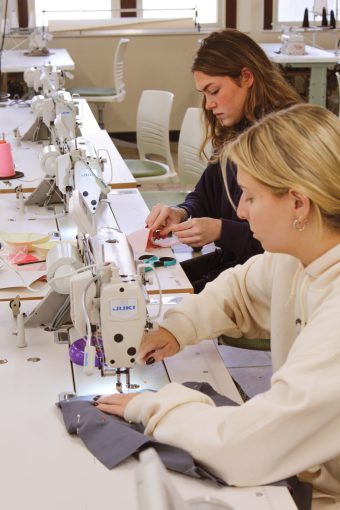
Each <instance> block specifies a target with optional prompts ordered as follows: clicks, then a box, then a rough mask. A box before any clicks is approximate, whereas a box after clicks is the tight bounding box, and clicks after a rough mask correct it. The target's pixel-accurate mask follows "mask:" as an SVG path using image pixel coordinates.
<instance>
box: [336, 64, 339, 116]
mask: <svg viewBox="0 0 340 510" xmlns="http://www.w3.org/2000/svg"><path fill="white" fill-rule="evenodd" d="M335 74H336V78H337V80H338V92H339V117H340V73H335Z"/></svg>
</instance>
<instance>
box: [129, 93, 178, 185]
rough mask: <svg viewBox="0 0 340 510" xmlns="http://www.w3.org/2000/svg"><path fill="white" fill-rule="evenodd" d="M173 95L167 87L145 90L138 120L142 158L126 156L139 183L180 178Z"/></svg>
mask: <svg viewBox="0 0 340 510" xmlns="http://www.w3.org/2000/svg"><path fill="white" fill-rule="evenodd" d="M173 98H174V95H173V93H172V92H168V91H165V90H144V91H143V92H142V95H141V97H140V100H139V103H138V109H137V123H136V132H137V149H138V154H139V159H125V160H124V161H125V163H126V164H127V166H128V168H129V169H130V171H131V173H132V175H133V176H134V177H135V179H136V181H137V182H138V183H152V182H153V183H164V182H176V181H177V173H176V170H175V166H174V162H173V159H172V155H171V150H170V139H169V128H170V115H171V110H172V104H173ZM155 158H156V159H155Z"/></svg>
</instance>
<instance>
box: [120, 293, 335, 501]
mask: <svg viewBox="0 0 340 510" xmlns="http://www.w3.org/2000/svg"><path fill="white" fill-rule="evenodd" d="M338 298H339V295H337V296H330V297H329V299H327V300H326V301H327V302H325V303H323V304H322V305H321V307H320V308H319V310H318V312H317V313H316V314H315V315H314V316H313V317H311V318H310V321H309V323H308V325H307V326H306V327H305V328H304V329H303V330H302V332H301V333H300V334H299V336H298V337H297V339H296V341H295V343H294V344H293V347H292V348H291V349H290V352H289V354H288V357H287V359H286V362H285V363H284V364H283V365H282V366H281V368H280V369H279V370H278V371H277V372H276V373H275V374H274V375H273V377H272V381H271V389H270V390H269V391H267V392H265V393H262V394H260V395H257V396H255V397H254V398H252V399H251V400H249V401H248V402H246V403H245V404H242V405H241V406H238V407H226V406H223V407H214V406H213V405H212V404H211V403H210V402H209V401H206V400H205V399H204V398H203V397H200V396H198V395H197V392H194V391H193V390H190V389H188V388H184V387H182V386H181V385H178V384H174V383H172V384H169V385H167V386H165V387H164V388H162V389H161V390H160V391H159V392H158V393H155V394H152V395H149V396H148V400H147V401H146V400H143V397H136V398H135V399H134V400H133V401H132V402H131V403H129V405H128V406H127V408H126V415H125V416H126V418H128V419H131V420H132V421H134V420H137V421H142V422H143V423H144V425H145V427H146V434H149V435H150V436H152V437H154V438H155V439H156V440H158V441H162V442H164V443H168V444H172V445H175V446H178V447H180V448H184V449H186V450H187V451H188V452H189V453H190V454H191V455H192V456H193V457H194V458H195V459H196V460H197V461H198V462H200V463H201V464H202V465H203V466H204V467H206V468H208V469H209V470H211V471H212V472H213V473H214V474H215V475H216V476H218V477H221V478H222V479H224V480H225V481H226V482H227V483H229V484H231V485H236V486H249V485H263V484H268V483H273V482H276V481H279V480H281V479H284V478H286V477H288V476H292V475H295V474H298V473H301V472H303V471H306V470H308V469H310V470H312V471H313V473H314V474H315V473H317V472H325V467H324V466H322V464H323V463H325V462H326V461H328V460H330V459H335V461H334V464H332V466H333V468H332V467H331V466H330V467H329V472H332V469H333V472H334V473H335V475H334V476H335V478H334V477H333V478H332V480H333V482H332V483H333V487H336V490H335V492H336V491H338V492H336V493H337V494H338V493H339V481H338V482H336V476H338V475H339V460H338V459H339V455H340V440H339V430H340V342H339V334H338V332H339V331H340V317H339V314H338V312H337V309H338ZM144 398H145V397H144ZM336 463H337V464H336ZM336 466H337V467H336ZM334 468H335V471H334ZM336 469H337V471H336ZM336 473H338V474H337V475H336ZM330 487H331V486H330V485H329V486H328V490H330ZM326 489H327V486H326ZM332 508H333V507H332ZM334 508H335V507H334Z"/></svg>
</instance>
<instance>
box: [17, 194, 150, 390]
mask: <svg viewBox="0 0 340 510" xmlns="http://www.w3.org/2000/svg"><path fill="white" fill-rule="evenodd" d="M106 205H107V204H106ZM69 206H70V209H69V214H70V216H71V217H72V219H73V220H74V222H75V223H76V224H77V226H78V235H77V246H75V245H74V244H72V243H60V244H59V243H58V244H57V245H56V246H55V247H53V248H52V249H51V250H50V251H49V252H48V255H47V279H48V281H49V284H50V287H51V290H50V291H49V293H48V294H47V295H46V297H45V298H44V299H43V300H42V301H41V302H40V303H39V304H38V306H37V307H36V308H35V310H34V311H33V312H32V313H31V315H30V316H29V317H28V318H27V319H26V321H25V327H36V326H41V325H44V326H45V327H46V326H48V327H49V328H50V329H51V330H60V329H61V330H63V331H65V329H66V331H67V330H69V329H70V328H71V327H72V326H74V328H75V329H76V332H77V338H79V339H80V340H81V339H82V341H81V342H80V341H77V342H76V343H75V345H74V346H72V350H71V353H73V355H74V358H72V356H71V359H72V361H75V362H79V360H80V362H81V363H82V364H83V366H84V371H85V373H86V374H87V375H91V374H92V373H93V372H94V368H95V367H97V368H98V369H99V370H100V373H101V375H102V376H107V375H115V376H116V377H117V384H116V388H117V390H118V391H122V382H121V375H122V374H125V375H126V387H127V388H128V389H131V388H134V387H135V385H133V384H131V381H130V369H131V368H132V367H133V365H134V364H135V361H136V355H137V351H138V348H139V345H140V343H141V341H142V337H143V334H144V332H145V331H148V330H149V329H151V328H152V327H153V319H154V318H155V317H153V318H150V317H149V315H148V312H147V308H146V304H147V302H148V295H147V292H146V290H145V285H146V283H147V282H148V281H149V280H150V277H149V275H148V276H146V271H145V269H146V266H145V263H142V264H139V265H137V266H136V263H135V261H134V257H133V253H132V251H131V248H130V245H129V243H128V241H127V238H126V236H125V235H124V234H123V233H122V232H120V231H119V230H118V229H116V228H114V227H112V226H109V227H103V228H101V229H97V227H96V211H95V210H91V209H90V208H89V207H88V204H87V202H86V201H85V199H84V197H83V194H82V193H81V192H80V191H79V190H73V192H72V194H71V195H70V200H69ZM84 342H85V345H84ZM80 351H81V352H80ZM78 364H79V363H78Z"/></svg>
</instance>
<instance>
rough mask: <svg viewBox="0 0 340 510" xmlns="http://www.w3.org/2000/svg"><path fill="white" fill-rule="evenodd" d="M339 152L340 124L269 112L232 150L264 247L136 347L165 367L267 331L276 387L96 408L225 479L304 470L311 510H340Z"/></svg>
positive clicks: (140, 398) (243, 207)
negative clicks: (138, 426) (204, 346)
mask: <svg viewBox="0 0 340 510" xmlns="http://www.w3.org/2000/svg"><path fill="white" fill-rule="evenodd" d="M339 149H340V119H339V118H337V117H336V116H335V115H333V114H332V113H330V112H329V111H327V110H326V109H323V108H321V107H319V106H313V105H295V106H293V107H290V108H289V109H287V110H282V111H280V112H276V113H274V114H270V115H269V116H267V117H265V118H263V119H262V120H260V121H259V122H258V123H257V124H256V125H254V126H253V127H251V128H250V129H249V130H248V131H246V132H245V133H243V134H242V135H240V137H239V138H238V139H237V140H236V141H234V142H232V143H231V144H230V145H229V147H228V149H227V150H228V152H227V154H226V156H228V158H229V160H230V161H232V162H234V163H235V164H236V165H237V168H238V173H237V180H238V183H239V185H240V187H241V189H242V196H241V199H240V202H239V204H238V208H237V212H238V215H239V216H240V217H241V218H244V219H246V220H248V221H249V224H250V228H251V230H252V232H253V235H254V237H255V238H256V239H258V240H259V241H260V242H261V243H262V245H263V247H264V249H265V250H266V251H265V253H264V254H260V255H256V256H254V257H252V258H251V259H249V260H248V261H247V262H246V263H245V264H244V265H243V266H237V267H235V268H231V269H228V270H226V271H224V272H223V273H221V275H220V276H219V277H218V278H217V279H216V280H215V281H214V282H211V283H209V284H208V285H207V286H206V287H205V289H204V290H203V291H202V292H201V293H200V294H198V295H192V296H190V297H188V298H187V299H186V300H185V302H184V303H183V304H182V305H178V306H176V307H175V308H173V309H171V310H169V311H168V312H167V313H166V315H165V318H164V321H163V323H162V324H161V328H160V329H159V330H158V331H156V332H154V333H151V334H149V335H148V336H147V338H146V340H145V342H144V343H143V344H142V347H141V350H140V357H141V359H142V360H144V361H145V362H150V361H153V360H157V361H159V360H161V359H163V358H164V357H166V356H170V355H172V354H175V353H176V352H177V351H178V350H179V349H182V348H184V347H185V345H189V344H194V343H197V342H199V341H200V340H202V339H204V338H214V337H216V336H218V335H220V334H222V333H224V334H227V335H231V336H234V337H240V336H242V335H244V336H247V337H249V338H261V337H268V335H270V338H271V349H272V361H273V377H272V380H271V387H270V389H269V390H268V391H267V392H265V393H262V394H259V395H257V396H256V397H254V398H253V399H251V400H249V401H248V402H246V403H244V404H243V405H241V406H239V407H218V408H217V407H215V406H214V404H213V403H212V401H211V400H210V398H208V397H207V396H205V395H203V394H201V393H200V392H198V391H194V390H191V389H188V388H186V387H183V386H181V385H180V384H176V383H172V384H169V385H167V386H165V387H164V388H163V389H161V390H160V391H159V392H158V393H151V392H146V393H143V394H140V395H112V396H108V397H105V396H103V397H101V398H100V399H99V400H98V401H97V402H95V404H96V405H98V409H101V410H103V411H105V412H108V413H112V414H117V415H120V416H123V417H124V418H125V419H127V420H132V421H134V422H142V423H144V425H145V427H146V428H145V433H146V434H148V435H150V436H152V437H154V438H156V439H157V440H160V441H163V442H166V443H169V444H172V445H175V446H178V447H182V448H184V449H186V450H188V451H189V452H190V453H191V454H192V456H193V457H194V458H195V459H196V460H198V461H199V462H201V463H202V464H203V465H204V466H207V467H208V468H209V469H211V470H212V471H213V472H214V473H215V474H216V475H218V476H219V477H221V478H223V479H224V480H225V481H226V482H228V483H229V484H232V485H236V486H247V485H261V484H268V483H272V482H275V481H277V480H280V479H283V478H285V477H288V476H291V475H294V474H298V476H299V477H300V479H302V480H305V481H306V480H307V481H309V482H311V483H312V485H313V507H312V508H313V510H315V509H318V510H319V509H327V510H328V509H334V510H335V509H339V508H340V152H339ZM198 423H199V426H197V424H198Z"/></svg>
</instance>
